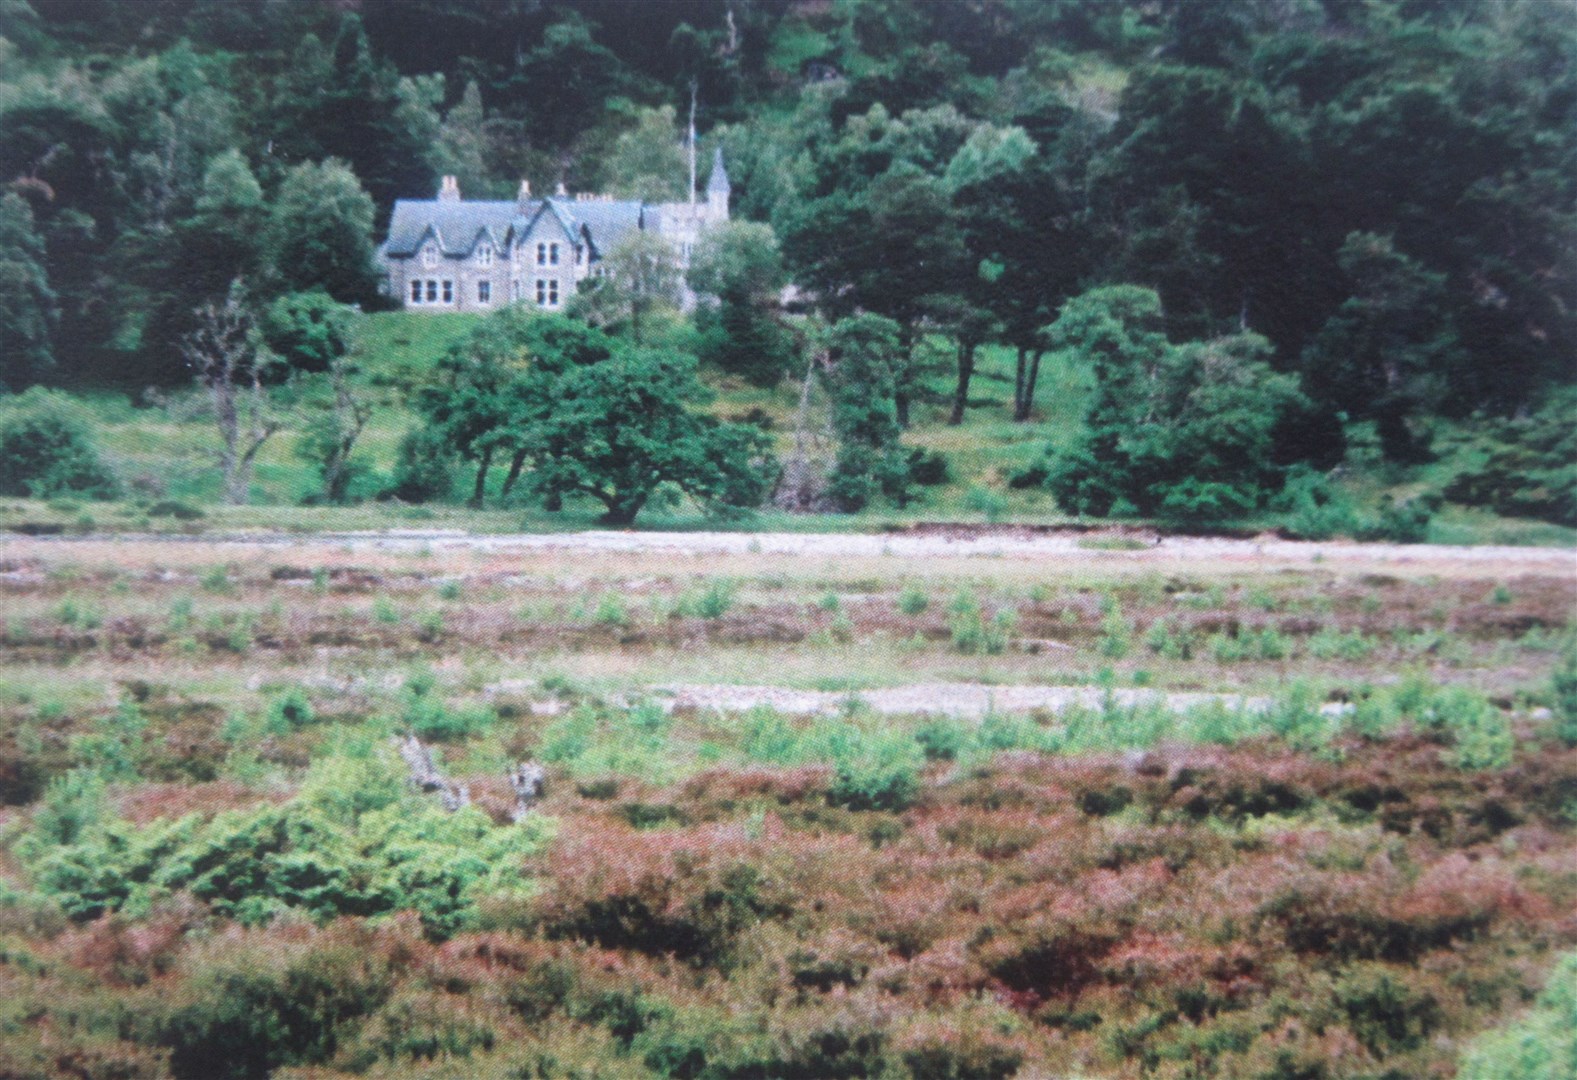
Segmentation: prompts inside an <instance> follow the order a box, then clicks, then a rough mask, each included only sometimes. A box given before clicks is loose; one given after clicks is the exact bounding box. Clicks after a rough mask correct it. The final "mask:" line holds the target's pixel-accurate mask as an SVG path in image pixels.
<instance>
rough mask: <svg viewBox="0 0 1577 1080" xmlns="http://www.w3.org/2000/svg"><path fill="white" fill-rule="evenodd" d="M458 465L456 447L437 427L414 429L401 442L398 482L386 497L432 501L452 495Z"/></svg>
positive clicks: (396, 467)
mask: <svg viewBox="0 0 1577 1080" xmlns="http://www.w3.org/2000/svg"><path fill="white" fill-rule="evenodd" d="M454 465H455V452H454V448H453V447H452V446H451V445H450V443H449V439H448V438H447V437H446V436H445V435H444V433H443V432H441V431H438V430H437V429H435V428H425V427H423V428H412V429H411V430H410V431H408V432H406V433H405V436H404V437H403V438H402V439H400V445H399V448H398V449H397V450H396V451H395V456H394V478H393V479H394V482H393V483H392V484H391V485H390V486H389V488H388V489H387V490H386V491H385V492H384V493H383V496H384V497H385V498H392V499H400V500H401V501H403V502H413V503H420V502H430V501H432V500H433V499H442V498H444V497H445V496H446V495H448V494H449V489H450V487H451V485H452V483H453V477H454Z"/></svg>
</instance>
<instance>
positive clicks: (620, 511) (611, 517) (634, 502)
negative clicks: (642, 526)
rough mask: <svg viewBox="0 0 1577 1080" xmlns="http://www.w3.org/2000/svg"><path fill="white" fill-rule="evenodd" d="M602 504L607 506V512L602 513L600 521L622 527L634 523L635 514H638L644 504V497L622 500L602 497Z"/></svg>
mask: <svg viewBox="0 0 1577 1080" xmlns="http://www.w3.org/2000/svg"><path fill="white" fill-rule="evenodd" d="M603 505H604V506H606V507H607V508H608V512H607V513H605V514H603V515H602V523H603V524H604V525H618V526H621V527H622V526H628V525H633V524H635V515H636V514H639V513H640V512H641V507H642V506H645V505H646V499H645V498H638V499H626V500H623V501H620V500H618V499H614V500H608V499H604V500H603Z"/></svg>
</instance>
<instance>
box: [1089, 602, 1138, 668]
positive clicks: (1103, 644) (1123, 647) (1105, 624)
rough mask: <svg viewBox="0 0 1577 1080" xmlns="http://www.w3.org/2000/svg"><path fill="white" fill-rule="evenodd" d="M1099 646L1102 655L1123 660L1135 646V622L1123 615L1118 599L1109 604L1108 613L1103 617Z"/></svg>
mask: <svg viewBox="0 0 1577 1080" xmlns="http://www.w3.org/2000/svg"><path fill="white" fill-rule="evenodd" d="M1097 647H1098V648H1099V650H1100V653H1101V655H1102V656H1104V657H1107V658H1108V659H1111V660H1121V659H1122V658H1123V657H1125V656H1127V655H1128V651H1129V649H1131V648H1132V647H1133V623H1131V622H1129V621H1128V619H1126V618H1124V617H1123V612H1122V608H1120V607H1119V606H1118V605H1117V603H1116V601H1111V602H1109V603H1108V604H1107V607H1106V614H1105V616H1104V617H1103V618H1102V619H1101V638H1100V643H1099V645H1098V646H1097Z"/></svg>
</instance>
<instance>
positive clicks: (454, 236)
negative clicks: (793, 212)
mask: <svg viewBox="0 0 1577 1080" xmlns="http://www.w3.org/2000/svg"><path fill="white" fill-rule="evenodd" d="M728 194H729V186H728V173H727V172H726V171H725V170H724V168H723V152H722V150H721V149H719V150H718V151H717V154H716V156H715V157H714V158H713V161H712V175H711V178H710V179H709V180H708V181H707V185H706V198H705V199H704V200H698V201H695V202H688V203H655V204H647V203H642V202H633V201H627V200H622V201H621V200H615V199H612V198H608V197H604V196H598V195H579V196H570V195H567V194H566V193H565V191H564V186H563V185H562V184H560V185H559V190H558V194H557V195H555V196H553V197H551V198H546V199H536V198H532V196H531V186H530V185H529V184H528V183H526V182H524V181H522V182H521V185H520V195H519V197H517V198H516V199H515V200H514V201H513V202H507V201H491V200H487V201H484V200H478V199H462V198H461V197H460V185H459V184H458V183H457V182H456V180H455V178H454V177H452V176H446V177H444V178H443V184H442V186H441V187H440V188H439V189H438V197H437V198H436V199H399V200H397V201H396V202H395V204H394V214H393V216H392V217H391V218H390V219H389V238H388V239H387V240H385V241H384V243H383V246H382V247H380V248H379V249H378V256H379V260H380V262H381V264H382V267H383V270H384V273H385V275H386V277H385V281H384V285H383V287H384V288H385V289H387V290H388V293H389V295H391V296H394V297H397V298H399V299H400V301H401V303H402V305H403V306H404V307H405V308H406V309H407V310H410V311H491V310H493V309H494V308H496V307H498V306H500V305H503V304H508V303H515V302H520V303H527V304H535V305H536V306H538V307H540V308H544V309H546V310H550V311H551V310H557V309H559V308H561V307H562V306H563V305H564V304H565V303H566V302H568V300H569V298H570V297H571V296H573V295H574V294H575V286H576V283H577V282H579V281H580V280H581V279H583V278H585V277H588V276H596V277H600V276H601V275H602V272H603V271H602V266H601V263H602V259H603V257H604V256H605V255H606V254H607V253H608V252H609V251H612V250H613V249H614V248H615V247H617V246H618V244H619V243H620V241H622V240H623V239H625V238H626V237H628V236H629V235H630V234H631V233H633V232H636V231H649V232H655V233H656V234H657V235H658V236H661V237H663V238H664V239H666V240H667V241H668V242H669V243H671V244H672V245H673V246H674V250H675V252H676V253H677V255H678V256H679V262H680V265H681V266H682V267H688V265H689V261H690V252H691V249H692V248H693V246H694V244H695V242H696V240H697V238H698V237H699V236H700V235H701V233H702V232H704V231H705V230H706V229H707V228H709V227H710V226H712V225H714V224H718V223H720V222H724V221H727V220H728Z"/></svg>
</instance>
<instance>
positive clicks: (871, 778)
mask: <svg viewBox="0 0 1577 1080" xmlns="http://www.w3.org/2000/svg"><path fill="white" fill-rule="evenodd" d="M798 756H799V757H800V758H801V759H802V760H808V761H827V762H831V764H832V766H833V768H834V770H835V772H834V775H833V781H832V785H831V788H830V789H829V791H828V793H827V798H828V799H829V800H830V801H831V802H833V803H835V804H838V805H840V806H845V807H847V808H849V809H850V810H889V811H898V810H903V809H904V808H906V807H907V806H909V804H910V803H912V802H913V801H914V798H915V796H916V795H918V794H919V791H920V765H921V762H922V756H921V752H920V747H919V745H918V744H917V743H916V742H915V740H914V738H913V737H912V736H910V735H909V734H908V733H907V732H899V731H893V730H892V729H890V728H886V727H883V726H880V725H877V724H873V723H865V722H861V721H859V720H857V719H855V718H838V719H825V718H824V719H822V720H821V721H818V722H817V723H816V724H815V725H813V726H812V727H811V729H810V730H809V731H807V732H806V733H805V737H804V739H803V741H802V743H801V749H800V751H799V754H798Z"/></svg>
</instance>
